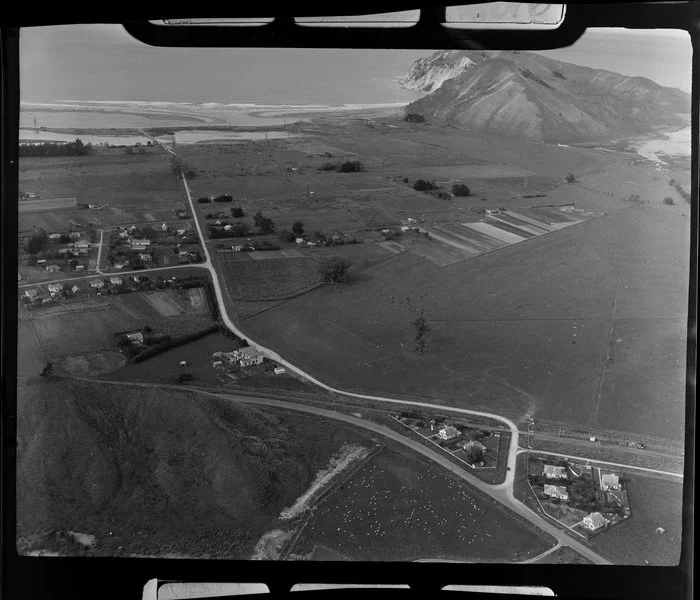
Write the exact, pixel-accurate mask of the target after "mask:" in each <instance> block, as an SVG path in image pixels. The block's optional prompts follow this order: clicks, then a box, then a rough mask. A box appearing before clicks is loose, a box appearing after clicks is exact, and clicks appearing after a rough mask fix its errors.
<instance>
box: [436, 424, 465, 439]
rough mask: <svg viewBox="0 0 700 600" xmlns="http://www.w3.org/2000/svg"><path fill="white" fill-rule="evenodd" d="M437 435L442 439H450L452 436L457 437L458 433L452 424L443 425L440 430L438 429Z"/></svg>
mask: <svg viewBox="0 0 700 600" xmlns="http://www.w3.org/2000/svg"><path fill="white" fill-rule="evenodd" d="M438 435H439V436H440V438H441V439H443V440H451V439H452V438H456V437H458V436H459V435H460V433H459V430H458V429H456V428H455V427H453V426H452V425H448V426H447V427H443V428H442V429H441V430H440V431H438Z"/></svg>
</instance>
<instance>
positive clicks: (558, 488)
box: [544, 483, 569, 500]
mask: <svg viewBox="0 0 700 600" xmlns="http://www.w3.org/2000/svg"><path fill="white" fill-rule="evenodd" d="M544 495H545V496H549V497H550V498H558V499H559V500H568V499H569V494H568V492H567V491H566V488H565V487H564V486H563V485H548V484H546V483H545V485H544Z"/></svg>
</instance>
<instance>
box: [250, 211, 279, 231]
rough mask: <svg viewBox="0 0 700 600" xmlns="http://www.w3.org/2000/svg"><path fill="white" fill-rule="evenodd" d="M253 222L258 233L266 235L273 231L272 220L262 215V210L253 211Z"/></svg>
mask: <svg viewBox="0 0 700 600" xmlns="http://www.w3.org/2000/svg"><path fill="white" fill-rule="evenodd" d="M253 224H254V225H255V226H256V227H257V228H258V231H259V232H260V235H268V234H270V233H274V231H275V224H274V223H273V222H272V219H270V218H269V217H266V216H264V215H263V214H262V211H258V212H256V213H255V215H254V216H253Z"/></svg>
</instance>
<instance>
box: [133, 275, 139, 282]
mask: <svg viewBox="0 0 700 600" xmlns="http://www.w3.org/2000/svg"><path fill="white" fill-rule="evenodd" d="M132 279H133V280H134V283H138V282H139V281H141V278H140V277H139V276H138V275H134V276H133V277H132Z"/></svg>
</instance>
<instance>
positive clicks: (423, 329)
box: [413, 310, 430, 354]
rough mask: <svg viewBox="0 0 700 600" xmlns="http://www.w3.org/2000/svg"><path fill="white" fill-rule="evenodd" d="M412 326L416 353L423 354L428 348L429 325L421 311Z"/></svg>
mask: <svg viewBox="0 0 700 600" xmlns="http://www.w3.org/2000/svg"><path fill="white" fill-rule="evenodd" d="M413 326H414V327H415V328H416V337H415V338H414V342H415V348H416V352H417V353H418V354H423V352H425V349H426V347H427V346H428V336H429V334H430V323H428V320H427V319H426V318H425V314H424V313H423V311H422V310H421V311H420V316H419V317H418V318H417V319H416V320H415V321H413Z"/></svg>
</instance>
